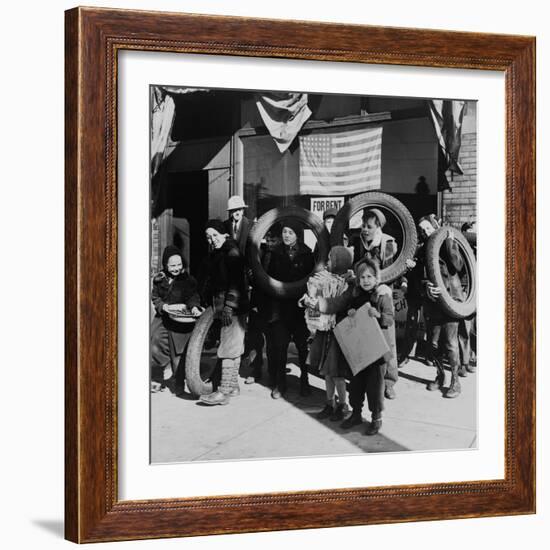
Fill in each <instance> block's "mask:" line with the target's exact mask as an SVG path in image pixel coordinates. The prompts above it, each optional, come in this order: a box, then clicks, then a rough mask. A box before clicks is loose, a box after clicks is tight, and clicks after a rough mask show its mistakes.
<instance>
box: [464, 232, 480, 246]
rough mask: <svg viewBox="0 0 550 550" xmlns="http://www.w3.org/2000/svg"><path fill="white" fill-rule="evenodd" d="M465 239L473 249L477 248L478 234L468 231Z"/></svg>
mask: <svg viewBox="0 0 550 550" xmlns="http://www.w3.org/2000/svg"><path fill="white" fill-rule="evenodd" d="M463 235H464V237H466V240H467V241H468V244H469V245H470V246H471V247H472V249H473V248H474V247H476V246H477V233H474V232H473V231H467V232H466V233H463Z"/></svg>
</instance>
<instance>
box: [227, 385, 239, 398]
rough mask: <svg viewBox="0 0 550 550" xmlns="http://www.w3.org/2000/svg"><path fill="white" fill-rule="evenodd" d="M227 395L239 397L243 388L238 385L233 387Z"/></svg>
mask: <svg viewBox="0 0 550 550" xmlns="http://www.w3.org/2000/svg"><path fill="white" fill-rule="evenodd" d="M227 395H228V396H229V397H238V396H239V395H241V388H239V384H237V385H236V386H233V387H232V388H231V389H230V390H229V391H228V392H227Z"/></svg>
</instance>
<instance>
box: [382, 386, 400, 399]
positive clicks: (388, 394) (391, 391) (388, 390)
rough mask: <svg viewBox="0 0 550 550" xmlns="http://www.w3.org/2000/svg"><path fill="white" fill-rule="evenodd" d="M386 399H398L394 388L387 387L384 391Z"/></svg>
mask: <svg viewBox="0 0 550 550" xmlns="http://www.w3.org/2000/svg"><path fill="white" fill-rule="evenodd" d="M384 397H385V398H386V399H395V398H396V397H397V395H396V393H395V390H394V389H393V386H386V389H385V390H384Z"/></svg>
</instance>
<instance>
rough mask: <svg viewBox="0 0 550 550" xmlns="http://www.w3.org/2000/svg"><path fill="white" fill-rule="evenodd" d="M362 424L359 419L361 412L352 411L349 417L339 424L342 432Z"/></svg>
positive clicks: (361, 420)
mask: <svg viewBox="0 0 550 550" xmlns="http://www.w3.org/2000/svg"><path fill="white" fill-rule="evenodd" d="M362 422H363V419H362V418H361V411H356V410H354V411H353V412H352V413H351V416H349V417H348V418H346V419H345V420H344V421H343V422H342V424H340V428H343V429H344V430H348V429H349V428H352V427H353V426H359V424H361V423H362Z"/></svg>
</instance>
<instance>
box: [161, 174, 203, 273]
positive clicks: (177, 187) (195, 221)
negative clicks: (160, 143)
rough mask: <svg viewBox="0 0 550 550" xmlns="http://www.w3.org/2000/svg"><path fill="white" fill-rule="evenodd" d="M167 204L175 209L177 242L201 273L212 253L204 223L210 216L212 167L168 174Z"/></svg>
mask: <svg viewBox="0 0 550 550" xmlns="http://www.w3.org/2000/svg"><path fill="white" fill-rule="evenodd" d="M167 187H168V189H167V207H168V208H171V209H172V212H173V214H172V216H173V217H172V227H173V242H174V244H175V245H176V246H177V247H179V248H180V249H181V250H182V252H183V255H184V258H185V259H186V260H187V262H188V264H189V269H190V272H191V273H192V274H193V275H194V276H198V274H199V270H200V267H201V264H202V261H203V259H204V258H205V257H206V255H207V254H208V244H207V242H206V238H205V236H204V225H205V223H206V221H207V220H208V171H207V170H196V171H193V172H176V173H171V174H168V178H167Z"/></svg>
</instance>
